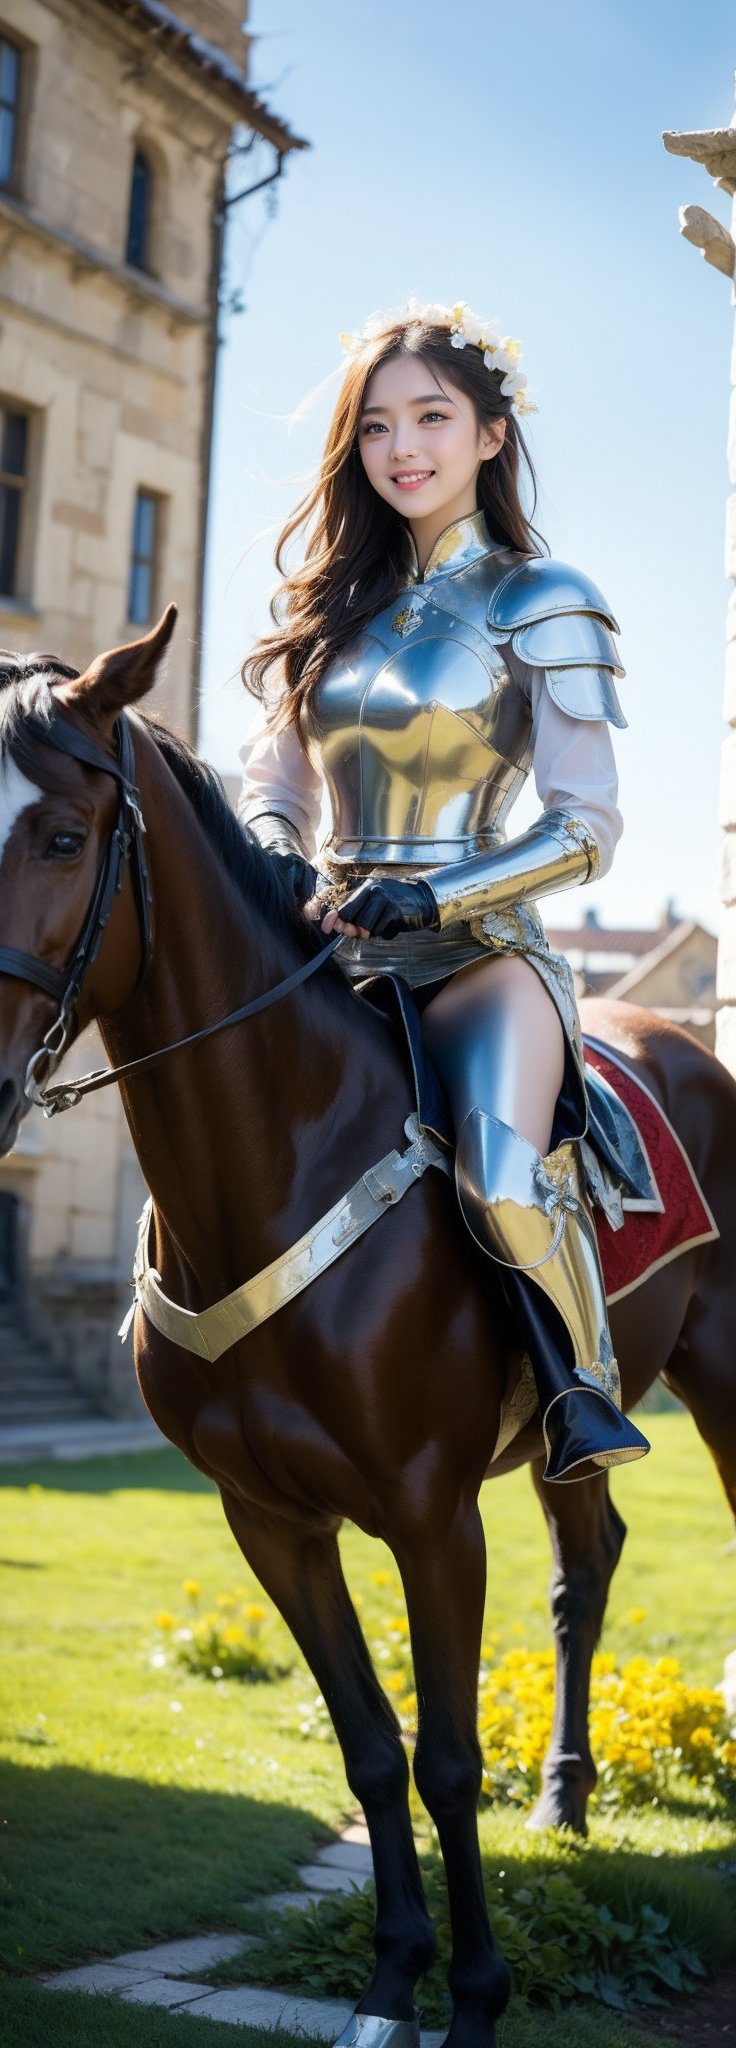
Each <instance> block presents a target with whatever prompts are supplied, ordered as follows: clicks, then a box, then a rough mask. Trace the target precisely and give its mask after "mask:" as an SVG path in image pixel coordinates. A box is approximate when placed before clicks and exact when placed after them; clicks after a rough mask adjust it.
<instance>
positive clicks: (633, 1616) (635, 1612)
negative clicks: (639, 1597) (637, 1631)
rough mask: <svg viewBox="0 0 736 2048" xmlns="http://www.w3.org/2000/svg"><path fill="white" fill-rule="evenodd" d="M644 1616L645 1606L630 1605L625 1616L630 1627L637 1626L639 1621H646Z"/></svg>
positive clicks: (645, 1612)
mask: <svg viewBox="0 0 736 2048" xmlns="http://www.w3.org/2000/svg"><path fill="white" fill-rule="evenodd" d="M646 1618H647V1610H646V1607H631V1608H630V1609H629V1612H628V1614H627V1616H626V1619H627V1622H628V1624H629V1627H630V1628H638V1627H639V1624H640V1622H642V1621H646Z"/></svg>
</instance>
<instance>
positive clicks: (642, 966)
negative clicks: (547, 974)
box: [547, 904, 718, 1052]
mask: <svg viewBox="0 0 736 2048" xmlns="http://www.w3.org/2000/svg"><path fill="white" fill-rule="evenodd" d="M547 936H548V938H549V942H550V945H551V946H554V947H555V948H556V949H558V950H559V951H560V952H562V953H565V954H566V955H567V958H568V960H569V962H570V965H571V967H572V970H573V977H574V980H575V987H576V990H577V993H578V995H579V996H602V995H605V996H611V997H612V998H613V999H615V1000H616V1001H617V1002H628V1003H637V1004H640V1005H641V1007H642V1008H643V1009H646V1010H656V1011H657V1012H658V1014H659V1016H660V1017H667V1018H669V1020H670V1022H671V1023H673V1024H679V1025H680V1026H681V1028H682V1029H683V1030H684V1031H689V1032H690V1033H691V1036H692V1037H693V1038H697V1039H699V1040H700V1043H701V1045H707V1046H708V1048H709V1050H710V1051H711V1052H712V1051H713V1049H714V1044H715V1003H716V955H717V950H718V946H717V941H716V939H715V938H714V936H713V933H712V932H709V931H707V930H706V928H705V926H704V925H702V924H698V923H697V922H696V921H695V920H694V919H692V918H681V917H678V916H677V914H676V912H675V911H674V910H673V908H672V905H671V904H667V905H666V907H665V909H664V911H663V913H662V916H661V918H660V921H659V924H658V925H657V926H655V927H654V929H651V928H650V929H647V927H646V926H644V925H634V926H629V927H627V928H624V929H622V928H620V927H616V926H611V925H602V924H599V922H598V917H597V915H596V912H595V911H594V910H589V911H588V912H587V914H586V916H585V917H584V918H583V919H582V922H581V923H580V924H579V925H578V926H577V927H565V928H564V929H563V928H562V927H561V926H558V927H556V928H555V929H552V928H551V927H550V928H549V929H548V933H547Z"/></svg>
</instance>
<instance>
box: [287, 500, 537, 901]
mask: <svg viewBox="0 0 736 2048" xmlns="http://www.w3.org/2000/svg"><path fill="white" fill-rule="evenodd" d="M519 559H520V557H519V556H518V555H514V554H513V553H511V552H510V550H508V549H500V548H495V549H494V548H491V546H490V544H489V541H488V536H487V532H486V528H485V523H484V521H483V519H482V515H475V516H474V517H472V518H470V519H464V520H462V521H461V522H459V524H458V525H457V526H455V527H451V528H449V529H448V532H447V533H445V534H443V535H442V537H441V539H440V541H439V542H438V543H437V547H436V548H435V550H434V553H433V555H432V556H431V557H430V562H429V564H428V566H427V570H426V572H425V576H424V578H423V580H422V581H421V582H417V583H414V584H411V585H410V586H409V587H408V588H407V590H406V591H402V592H401V593H400V595H399V596H398V597H397V598H396V599H395V600H394V602H393V603H392V604H391V605H390V606H388V607H387V609H386V610H385V611H383V612H379V613H378V615H377V616H376V618H374V619H372V620H371V622H370V625H369V626H368V627H366V628H365V630H364V631H363V632H362V633H360V634H359V635H358V637H357V638H356V639H355V640H354V641H353V642H352V643H351V644H350V645H349V646H348V647H347V648H346V649H345V650H344V652H343V654H342V655H341V656H340V657H339V659H338V660H336V661H335V662H333V663H332V665H331V667H330V668H328V669H327V670H326V672H325V674H324V676H323V677H322V680H321V682H320V683H319V685H318V688H317V690H316V691H315V693H314V697H313V699H312V702H311V704H310V707H309V711H308V713H307V716H306V720H305V728H304V738H305V741H306V745H307V749H308V752H309V754H310V757H311V759H312V760H313V762H314V764H315V766H316V767H317V768H318V770H319V772H320V774H322V775H323V776H324V778H325V781H326V783H327V786H328V790H329V796H330V802H331V806H332V833H331V837H330V841H329V846H328V852H329V856H330V859H331V861H332V862H334V863H345V864H347V865H350V866H361V865H363V864H364V865H366V866H367V867H376V866H380V865H381V864H382V863H384V862H392V863H395V864H397V865H400V866H419V867H432V866H440V865H444V864H445V863H446V862H448V861H455V860H464V859H467V858H468V856H469V855H470V854H472V853H477V852H481V851H483V850H484V849H485V848H487V847H490V846H493V845H495V844H497V843H498V841H499V839H501V838H503V836H504V830H503V828H504V821H505V818H506V816H507V813H508V811H509V810H510V808H511V805H512V804H513V802H514V800H515V798H516V796H517V794H518V791H519V789H520V787H521V785H522V783H523V782H524V780H525V777H526V775H527V773H528V770H529V766H530V762H531V748H530V738H531V723H532V714H531V704H530V701H529V698H528V696H527V695H526V693H525V691H524V689H523V688H522V687H521V684H520V683H519V682H517V681H515V680H514V678H513V677H512V675H511V673H510V671H509V669H508V667H507V666H506V663H505V661H504V659H503V658H502V655H501V653H500V652H499V648H498V647H497V646H496V645H494V643H493V640H492V639H491V637H490V635H489V630H488V625H487V617H488V606H489V602H490V599H491V597H492V595H493V592H494V590H495V589H496V587H497V585H498V584H499V583H500V581H501V579H502V577H503V576H505V575H508V573H509V570H510V569H511V568H513V567H514V565H515V564H516V563H517V562H518V561H519Z"/></svg>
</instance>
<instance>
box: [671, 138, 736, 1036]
mask: <svg viewBox="0 0 736 2048" xmlns="http://www.w3.org/2000/svg"><path fill="white" fill-rule="evenodd" d="M662 140H663V142H664V146H665V149H668V150H669V151H670V152H671V154H672V155H673V156H687V157H690V158H691V159H692V161H693V162H695V163H700V164H702V165H703V166H704V168H705V170H707V171H708V172H709V173H710V176H711V178H712V179H713V182H714V184H715V185H716V186H717V187H718V188H719V189H720V190H721V191H722V192H729V193H731V194H736V112H735V113H734V117H733V120H732V122H731V126H730V128H713V129H702V130H700V131H696V132H695V133H692V134H688V135H680V134H666V135H664V136H663V137H662ZM680 227H681V231H682V234H683V235H684V237H685V239H686V241H688V242H693V243H694V244H695V247H696V248H699V249H700V251H701V254H702V255H703V257H704V258H705V261H706V263H709V264H711V265H712V266H713V268H714V269H716V270H720V271H721V272H722V274H723V275H724V276H726V277H730V278H731V301H732V304H736V292H735V290H734V279H735V277H736V198H734V210H733V219H732V230H731V233H730V234H729V231H728V229H727V228H725V227H724V226H723V223H722V222H721V221H719V220H717V219H716V218H715V217H714V215H713V214H710V213H706V212H705V211H704V209H703V208H702V207H700V206H683V207H681V209H680ZM728 473H729V478H730V482H731V484H732V485H733V486H734V488H733V491H732V493H731V496H730V497H729V499H728V501H727V505H726V575H727V576H729V577H730V578H731V583H732V586H733V587H732V590H731V595H730V598H729V602H728V611H727V614H726V679H725V690H724V703H723V713H724V717H725V719H726V723H727V725H728V728H729V730H728V732H727V734H726V738H725V740H724V742H723V749H722V754H721V791H720V805H719V819H720V823H721V825H722V827H723V832H724V838H723V845H722V849H721V898H722V901H723V915H722V922H721V930H720V936H719V941H718V977H717V985H716V993H717V999H718V1004H719V1008H718V1010H717V1013H716V1052H717V1054H718V1057H719V1059H721V1060H722V1061H723V1064H724V1066H726V1067H728V1068H729V1069H730V1071H731V1073H732V1074H734V1075H736V334H735V336H734V346H733V352H732V357H731V405H730V411H729V424H728Z"/></svg>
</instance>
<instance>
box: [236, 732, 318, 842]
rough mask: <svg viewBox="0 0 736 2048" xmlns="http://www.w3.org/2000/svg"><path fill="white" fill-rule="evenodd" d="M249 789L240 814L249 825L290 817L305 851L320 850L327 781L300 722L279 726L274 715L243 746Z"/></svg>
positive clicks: (243, 793)
mask: <svg viewBox="0 0 736 2048" xmlns="http://www.w3.org/2000/svg"><path fill="white" fill-rule="evenodd" d="M240 759H241V761H242V763H243V790H242V795H241V798H240V802H239V804H238V816H239V817H240V818H242V820H243V823H244V824H245V825H251V824H253V823H254V821H255V819H256V818H262V817H264V816H273V815H276V816H278V817H280V818H288V820H289V823H290V824H291V825H294V826H295V828H296V831H297V832H298V834H299V838H300V840H301V843H302V846H303V848H304V852H305V854H307V856H308V857H310V858H311V856H312V855H313V853H314V851H315V842H316V834H317V827H318V825H319V818H320V811H321V808H322V781H321V778H320V776H319V775H318V774H317V771H316V769H315V768H313V767H312V763H311V761H310V760H309V758H308V755H307V754H305V752H304V748H303V746H302V743H301V740H300V738H299V734H298V732H297V729H296V726H295V725H287V726H283V727H282V728H281V730H275V729H274V725H273V723H272V722H271V721H269V719H268V717H267V718H266V720H265V723H264V724H263V725H262V726H261V728H260V731H259V732H257V733H256V736H255V739H254V740H251V741H246V742H245V743H244V745H243V746H242V747H241V748H240Z"/></svg>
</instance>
